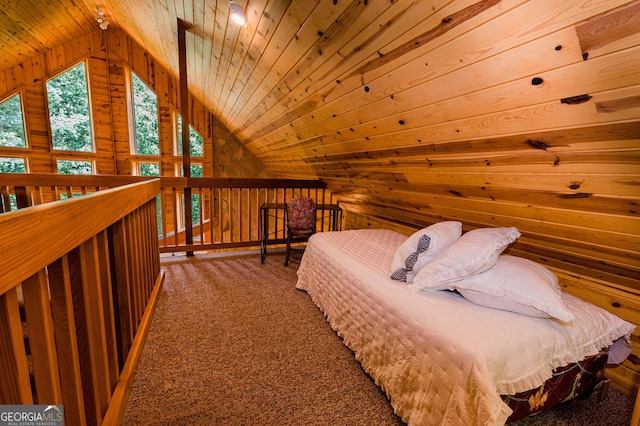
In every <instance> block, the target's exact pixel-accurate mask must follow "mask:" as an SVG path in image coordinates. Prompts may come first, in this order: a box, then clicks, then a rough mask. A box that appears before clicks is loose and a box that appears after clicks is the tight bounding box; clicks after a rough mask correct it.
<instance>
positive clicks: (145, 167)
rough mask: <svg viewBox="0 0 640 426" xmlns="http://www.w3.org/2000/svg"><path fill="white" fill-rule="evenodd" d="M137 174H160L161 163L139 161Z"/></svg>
mask: <svg viewBox="0 0 640 426" xmlns="http://www.w3.org/2000/svg"><path fill="white" fill-rule="evenodd" d="M136 174H137V175H138V176H160V164H158V163H143V162H140V163H137V170H136Z"/></svg>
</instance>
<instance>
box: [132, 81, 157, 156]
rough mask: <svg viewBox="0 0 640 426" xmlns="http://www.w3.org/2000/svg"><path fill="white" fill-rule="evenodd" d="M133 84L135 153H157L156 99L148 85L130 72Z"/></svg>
mask: <svg viewBox="0 0 640 426" xmlns="http://www.w3.org/2000/svg"><path fill="white" fill-rule="evenodd" d="M131 84H132V86H133V117H134V121H135V129H136V134H135V141H136V146H135V153H136V154H142V155H159V154H160V138H159V136H158V99H157V96H156V95H155V93H153V91H152V90H151V89H149V86H147V85H146V84H144V82H143V81H142V80H140V78H139V77H138V76H137V75H135V74H134V73H131Z"/></svg>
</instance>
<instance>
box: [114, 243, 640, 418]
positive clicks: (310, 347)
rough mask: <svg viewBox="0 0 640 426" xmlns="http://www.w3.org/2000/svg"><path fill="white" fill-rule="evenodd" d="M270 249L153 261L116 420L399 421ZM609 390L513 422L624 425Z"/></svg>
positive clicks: (628, 404) (627, 403) (624, 412)
mask: <svg viewBox="0 0 640 426" xmlns="http://www.w3.org/2000/svg"><path fill="white" fill-rule="evenodd" d="M283 262H284V256H283V255H282V254H281V253H279V254H270V255H269V256H268V257H267V259H266V262H265V264H264V265H261V264H260V259H259V255H258V254H257V253H251V254H245V255H197V256H196V257H192V258H186V257H183V256H175V257H170V258H165V259H163V262H162V267H163V268H164V269H165V270H166V280H165V284H164V288H163V290H162V292H161V295H160V300H159V302H158V306H157V308H156V312H155V315H154V318H153V321H152V325H151V329H150V331H149V335H148V338H147V343H146V345H145V348H144V350H143V354H142V358H141V361H140V364H139V366H138V370H137V373H136V376H135V379H134V383H133V387H132V389H131V393H130V396H129V399H128V403H127V407H126V410H125V413H124V417H123V421H122V424H123V425H402V424H403V423H402V421H401V420H400V419H399V418H398V417H397V416H395V414H394V413H393V410H392V408H391V405H390V404H389V401H388V400H387V398H386V396H385V395H384V393H383V392H382V391H381V390H380V389H379V388H378V387H377V386H376V385H375V384H374V383H373V381H372V379H371V378H370V377H369V376H368V375H367V374H366V373H365V372H364V371H363V370H362V368H361V367H360V364H359V363H358V362H357V361H356V360H355V358H354V356H353V353H352V352H351V351H350V350H348V349H347V348H346V347H345V346H344V345H343V344H342V341H341V339H340V338H339V337H338V336H337V335H336V334H335V333H334V332H333V331H332V330H331V328H330V327H329V325H328V324H327V322H326V320H325V318H324V316H323V315H322V313H321V312H320V311H319V310H318V308H317V307H315V305H313V303H312V302H311V300H310V298H309V296H308V295H307V294H306V293H305V292H302V291H300V290H296V289H295V287H294V286H295V282H296V269H297V267H298V262H296V261H293V262H292V263H290V264H289V267H287V268H285V267H284V266H283ZM632 406H633V401H632V399H631V398H629V397H626V396H624V395H623V394H621V393H620V392H617V391H610V393H609V397H608V398H607V400H606V401H604V402H601V403H598V402H596V399H595V396H593V397H591V398H590V399H588V400H586V401H581V402H578V403H572V404H568V405H567V406H566V407H560V408H559V409H556V410H553V411H552V412H551V413H549V414H541V415H538V416H536V417H534V418H530V419H526V420H524V421H521V422H518V423H517V425H518V426H522V425H536V426H537V425H567V426H572V425H580V426H583V425H611V426H613V425H628V424H629V420H630V418H631V410H632Z"/></svg>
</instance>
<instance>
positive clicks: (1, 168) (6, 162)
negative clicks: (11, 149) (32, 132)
mask: <svg viewBox="0 0 640 426" xmlns="http://www.w3.org/2000/svg"><path fill="white" fill-rule="evenodd" d="M0 173H27V166H26V163H25V160H24V158H15V157H0Z"/></svg>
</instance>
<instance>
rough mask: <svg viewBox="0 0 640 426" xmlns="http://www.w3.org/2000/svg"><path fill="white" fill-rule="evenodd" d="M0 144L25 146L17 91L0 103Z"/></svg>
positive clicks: (20, 105)
mask: <svg viewBox="0 0 640 426" xmlns="http://www.w3.org/2000/svg"><path fill="white" fill-rule="evenodd" d="M0 146H6V147H12V148H26V147H27V139H26V138H25V136H24V120H23V119H22V103H21V100H20V94H19V93H17V94H15V95H13V96H11V97H10V98H9V99H6V100H5V101H3V102H2V103H0Z"/></svg>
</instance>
